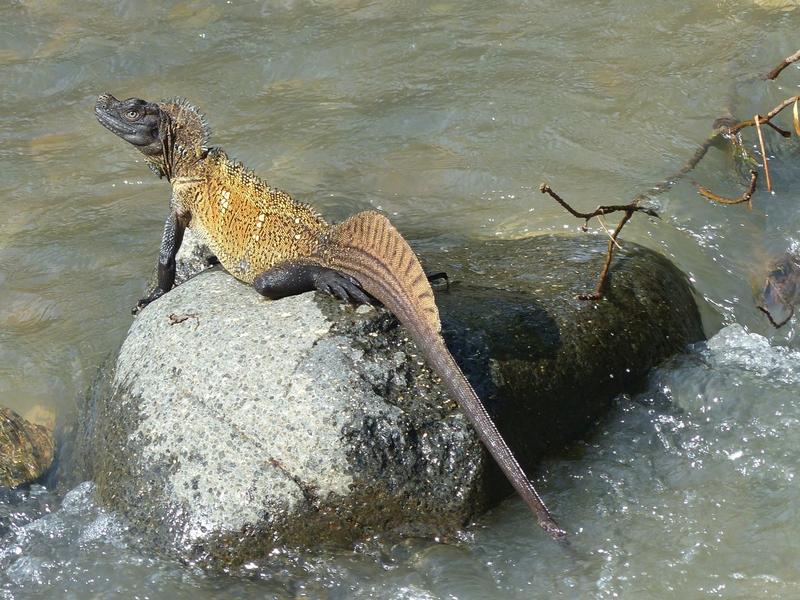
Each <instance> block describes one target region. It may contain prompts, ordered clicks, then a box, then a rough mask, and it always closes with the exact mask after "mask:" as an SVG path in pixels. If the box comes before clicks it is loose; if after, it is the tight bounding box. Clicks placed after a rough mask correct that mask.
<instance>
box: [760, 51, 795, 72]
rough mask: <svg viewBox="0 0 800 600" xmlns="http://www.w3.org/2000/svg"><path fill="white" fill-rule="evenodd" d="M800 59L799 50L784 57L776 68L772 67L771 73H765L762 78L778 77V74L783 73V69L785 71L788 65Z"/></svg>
mask: <svg viewBox="0 0 800 600" xmlns="http://www.w3.org/2000/svg"><path fill="white" fill-rule="evenodd" d="M798 60H800V50H798V51H797V52H795V53H794V54H792V55H791V56H787V57H786V58H784V59H783V60H782V61H781V62H780V63H779V64H778V66H776V67H775V68H774V69H772V71H770V72H769V73H767V74H765V75H762V76H761V79H775V78H776V77H778V75H780V74H781V71H783V70H784V69H785V68H786V67H788V66H789V65H790V64H792V63H793V62H797V61H798Z"/></svg>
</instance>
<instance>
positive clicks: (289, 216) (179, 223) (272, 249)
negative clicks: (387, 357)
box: [95, 94, 565, 539]
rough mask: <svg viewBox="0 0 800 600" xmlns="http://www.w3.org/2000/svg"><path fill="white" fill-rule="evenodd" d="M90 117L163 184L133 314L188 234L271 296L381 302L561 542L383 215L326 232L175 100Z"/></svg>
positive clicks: (108, 104)
mask: <svg viewBox="0 0 800 600" xmlns="http://www.w3.org/2000/svg"><path fill="white" fill-rule="evenodd" d="M95 114H96V115H97V118H98V120H99V121H100V123H101V124H102V125H103V126H105V127H106V128H107V129H109V130H111V131H112V132H114V133H115V134H117V135H118V136H120V137H121V138H123V139H124V140H126V141H128V142H129V143H131V144H133V145H134V146H136V147H137V149H138V150H139V151H140V152H142V154H144V156H145V158H146V160H147V161H148V163H149V165H150V168H151V169H152V170H153V171H154V172H155V173H156V174H158V175H159V176H166V177H167V179H168V180H169V181H170V182H171V183H172V200H171V202H170V208H171V210H170V214H169V216H168V217H167V220H166V223H165V225H164V234H163V237H162V242H161V250H160V253H159V262H158V287H157V288H156V290H155V291H154V292H153V294H151V295H150V296H149V297H148V298H144V299H142V300H140V301H139V304H138V306H137V310H138V309H141V308H143V307H144V306H146V305H147V304H148V303H149V302H152V301H153V300H155V299H156V298H158V297H159V296H161V295H162V294H164V293H166V292H168V291H169V290H170V289H171V288H172V286H173V284H174V281H175V255H176V254H177V252H178V248H179V247H180V244H181V241H182V239H183V232H184V229H185V228H186V227H191V228H192V230H193V231H195V232H196V233H197V234H198V235H199V236H200V237H201V238H202V239H203V240H204V241H205V242H206V243H207V244H208V245H209V247H210V248H211V250H212V252H214V253H215V255H216V256H217V258H218V259H219V261H220V263H221V264H222V266H223V267H225V269H227V270H228V271H229V272H230V273H231V274H232V275H233V276H234V277H236V278H237V279H240V280H241V281H244V282H247V283H252V284H253V286H254V287H255V289H256V290H257V291H258V292H259V293H261V294H263V295H264V296H266V297H268V298H281V297H284V296H289V295H293V294H299V293H302V292H306V291H310V290H312V289H317V290H321V291H325V292H327V293H330V294H333V295H335V296H337V297H338V298H340V299H342V300H345V301H351V302H357V303H363V302H374V301H375V300H377V301H379V302H381V303H383V304H384V305H385V306H386V307H387V308H388V309H389V310H390V311H392V313H394V314H395V316H397V318H398V319H399V320H400V322H401V323H403V325H405V327H406V328H407V329H408V330H409V331H410V332H411V335H412V337H413V338H414V340H415V341H416V342H417V345H418V346H419V348H420V350H421V351H422V352H423V354H424V355H425V357H426V358H427V360H428V363H429V364H430V365H431V367H432V368H433V369H434V370H435V371H436V372H437V373H438V374H439V376H440V377H441V378H442V383H443V384H444V385H445V388H446V389H447V390H448V392H449V393H450V394H451V395H452V396H453V397H454V398H455V399H456V400H457V401H458V403H459V405H460V406H461V408H462V410H464V412H465V413H466V414H467V416H468V417H469V419H470V421H471V422H472V424H473V426H474V427H475V429H476V431H477V432H478V435H479V436H480V438H481V440H482V441H483V443H484V445H485V446H486V447H487V449H488V450H489V452H490V453H491V454H492V456H493V457H494V459H495V460H496V461H497V463H498V465H499V466H500V468H501V469H502V470H503V472H504V473H505V474H506V476H507V477H508V479H509V480H510V481H511V483H512V485H513V486H514V488H515V489H516V490H517V492H518V493H519V494H520V496H522V498H523V499H524V500H525V501H526V502H527V503H528V506H529V507H530V508H531V510H532V511H533V513H534V514H535V515H536V518H537V521H538V523H539V525H540V526H541V527H542V528H543V529H545V531H547V532H548V533H549V534H550V535H551V536H552V537H554V538H557V539H561V538H564V537H565V533H564V531H563V530H562V529H561V528H559V527H558V525H557V524H556V522H555V521H554V520H553V518H552V517H551V516H550V513H549V512H548V510H547V508H546V507H545V505H544V503H543V502H542V500H541V498H540V497H539V495H538V493H537V492H536V490H535V489H534V487H533V485H531V483H530V480H528V478H527V477H526V476H525V473H524V472H523V471H522V468H521V467H520V466H519V464H518V463H517V461H516V459H515V458H514V455H513V453H512V452H511V450H510V449H509V447H508V445H507V444H506V442H505V440H503V437H502V436H501V435H500V432H499V431H498V430H497V427H496V426H495V424H494V423H493V422H492V420H491V418H490V417H489V414H488V413H487V412H486V409H485V408H484V406H483V403H482V402H481V401H480V399H479V398H478V397H477V395H476V394H475V391H474V390H473V389H472V387H471V386H470V384H469V382H468V381H467V380H466V378H465V377H464V374H463V373H462V372H461V369H460V368H459V367H458V365H457V364H456V362H455V360H454V359H453V357H452V355H451V354H450V352H449V350H448V349H447V347H446V346H445V343H444V340H443V339H442V336H441V333H440V330H441V325H440V323H439V312H438V310H437V308H436V303H435V301H434V296H433V290H432V289H431V286H430V283H429V282H428V279H427V277H426V276H425V273H424V271H423V270H422V266H421V265H420V263H419V260H418V259H417V257H416V255H415V254H414V252H413V251H412V250H411V248H410V247H409V245H408V243H407V242H406V241H405V239H403V237H402V236H401V235H400V233H398V231H397V230H396V229H395V228H394V226H392V224H391V223H390V222H389V220H388V219H387V218H386V217H385V216H383V215H381V214H379V213H376V212H370V211H368V212H362V213H358V214H356V215H353V216H352V217H350V218H349V219H347V220H346V221H344V222H343V223H341V224H339V225H333V226H331V225H328V224H327V223H326V222H325V221H324V220H323V219H322V218H321V217H320V216H319V215H318V214H317V213H316V212H315V211H314V210H313V209H312V208H311V207H310V206H308V205H306V204H301V203H299V202H295V201H294V200H293V199H292V198H291V196H289V195H288V194H286V193H285V192H281V191H279V190H275V189H273V188H270V187H269V186H268V185H267V184H266V183H264V182H263V181H262V180H261V179H259V178H258V177H257V176H256V175H254V174H253V173H252V172H251V171H248V170H247V169H245V168H244V167H243V166H242V165H240V164H238V163H234V162H231V161H230V160H229V159H228V157H227V156H226V155H225V153H224V152H223V151H222V150H220V149H218V148H208V147H207V141H208V128H207V126H206V124H205V120H204V118H203V117H202V116H201V115H200V113H199V112H198V111H197V110H196V109H195V108H194V107H193V106H191V105H190V104H188V103H187V102H186V101H184V100H169V101H165V102H160V103H151V102H146V101H144V100H140V99H137V98H129V99H128V100H123V101H119V100H117V99H116V98H114V97H113V96H111V95H110V94H103V95H101V96H99V97H98V99H97V103H96V105H95Z"/></svg>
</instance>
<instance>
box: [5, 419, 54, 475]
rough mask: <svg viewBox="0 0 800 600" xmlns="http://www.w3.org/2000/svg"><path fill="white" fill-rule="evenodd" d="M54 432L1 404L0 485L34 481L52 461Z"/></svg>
mask: <svg viewBox="0 0 800 600" xmlns="http://www.w3.org/2000/svg"><path fill="white" fill-rule="evenodd" d="M53 454H54V446H53V436H52V434H51V431H50V430H49V429H47V428H46V427H43V426H42V425H35V424H33V423H30V422H29V421H26V420H25V419H23V418H22V417H21V416H19V415H18V414H17V413H15V412H14V411H13V410H11V409H10V408H0V487H7V488H15V487H19V486H21V485H24V484H26V483H31V482H33V481H36V480H37V479H39V478H40V477H42V475H44V473H45V472H46V471H47V469H49V468H50V465H51V464H52V463H53Z"/></svg>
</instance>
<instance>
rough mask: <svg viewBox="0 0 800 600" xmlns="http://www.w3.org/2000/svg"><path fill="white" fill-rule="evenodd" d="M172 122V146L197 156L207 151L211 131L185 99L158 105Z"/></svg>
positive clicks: (200, 115) (172, 100)
mask: <svg viewBox="0 0 800 600" xmlns="http://www.w3.org/2000/svg"><path fill="white" fill-rule="evenodd" d="M158 106H159V108H161V110H163V111H164V112H165V113H167V115H169V118H170V120H171V122H172V134H173V135H174V136H175V140H174V142H173V146H174V147H175V148H176V149H177V150H179V151H183V152H186V153H188V154H195V155H197V156H199V155H200V154H201V153H203V152H205V151H207V150H208V138H209V136H210V135H211V130H210V129H209V127H208V123H207V122H206V117H205V115H203V114H202V113H201V112H200V111H199V110H197V107H196V106H194V105H193V104H192V103H191V102H189V101H188V100H186V99H185V98H172V99H170V100H164V101H162V102H159V103H158Z"/></svg>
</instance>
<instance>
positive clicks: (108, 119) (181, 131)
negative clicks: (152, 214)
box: [94, 94, 208, 178]
mask: <svg viewBox="0 0 800 600" xmlns="http://www.w3.org/2000/svg"><path fill="white" fill-rule="evenodd" d="M94 112H95V115H97V120H98V121H100V124H101V125H102V126H103V127H105V128H106V129H108V130H109V131H111V132H112V133H114V134H116V135H118V136H119V137H121V138H122V139H123V140H125V141H126V142H128V143H130V144H132V145H133V146H135V147H136V149H137V150H139V151H140V152H141V153H142V154H144V156H145V159H146V160H147V162H148V164H149V166H150V168H151V169H152V170H153V171H154V172H155V173H156V174H157V175H159V176H163V175H166V176H167V177H168V178H172V176H173V175H174V174H175V173H176V172H177V171H179V170H180V169H181V168H183V167H186V166H188V165H191V164H193V163H194V162H196V161H197V160H198V159H200V158H203V157H205V155H206V154H207V153H208V149H207V148H206V143H207V141H208V126H207V125H206V122H205V118H204V117H203V115H201V114H200V113H199V112H198V111H197V109H196V108H195V107H194V106H192V105H191V104H189V103H188V102H186V101H185V100H182V99H174V100H166V101H163V102H147V101H146V100H142V99H140V98H128V99H127V100H117V99H116V98H115V97H114V96H112V95H111V94H101V95H100V96H98V98H97V102H95V106H94Z"/></svg>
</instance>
